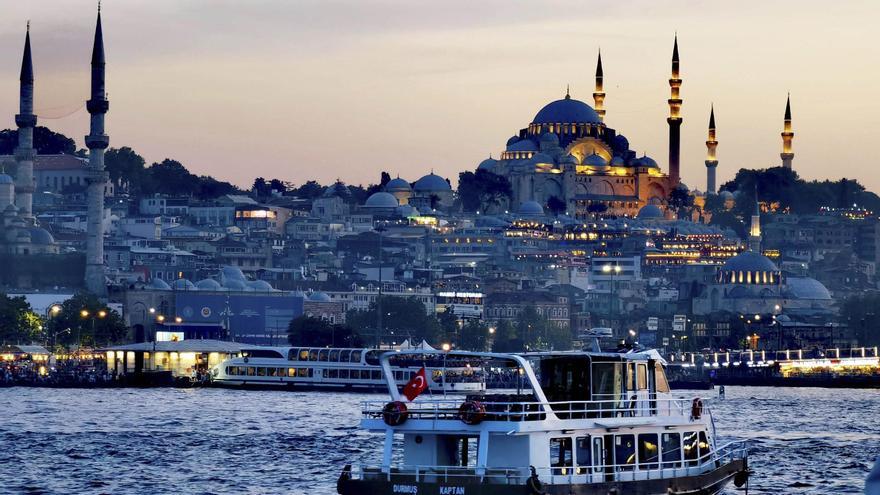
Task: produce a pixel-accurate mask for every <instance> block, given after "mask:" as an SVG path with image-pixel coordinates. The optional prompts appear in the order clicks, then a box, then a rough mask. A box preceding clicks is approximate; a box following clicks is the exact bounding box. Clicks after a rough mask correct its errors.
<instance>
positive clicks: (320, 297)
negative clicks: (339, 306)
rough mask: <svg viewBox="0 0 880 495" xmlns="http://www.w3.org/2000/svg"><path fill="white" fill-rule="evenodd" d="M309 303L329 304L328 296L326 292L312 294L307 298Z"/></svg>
mask: <svg viewBox="0 0 880 495" xmlns="http://www.w3.org/2000/svg"><path fill="white" fill-rule="evenodd" d="M309 301H315V302H330V296H328V295H327V293H326V292H321V291H317V292H312V294H311V295H310V296H309Z"/></svg>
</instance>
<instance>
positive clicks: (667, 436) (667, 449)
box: [661, 433, 681, 469]
mask: <svg viewBox="0 0 880 495" xmlns="http://www.w3.org/2000/svg"><path fill="white" fill-rule="evenodd" d="M662 439H663V443H662V445H661V450H662V451H661V454H662V456H663V457H662V461H663V468H664V469H668V468H673V467H681V435H679V434H678V433H664V434H663V437H662Z"/></svg>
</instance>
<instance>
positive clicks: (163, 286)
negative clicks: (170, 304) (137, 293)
mask: <svg viewBox="0 0 880 495" xmlns="http://www.w3.org/2000/svg"><path fill="white" fill-rule="evenodd" d="M149 287H150V288H151V289H156V290H171V286H170V285H168V283H166V282H165V281H164V280H162V279H161V278H154V279H153V280H151V281H150V286H149Z"/></svg>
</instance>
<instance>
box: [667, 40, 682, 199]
mask: <svg viewBox="0 0 880 495" xmlns="http://www.w3.org/2000/svg"><path fill="white" fill-rule="evenodd" d="M669 88H670V98H669V100H668V103H669V118H667V119H666V122H668V123H669V178H670V179H671V182H672V186H673V187H675V186H676V185H678V183H679V182H680V181H681V171H680V163H681V162H680V160H681V75H680V72H679V60H678V33H676V35H675V41H674V43H673V45H672V77H670V78H669Z"/></svg>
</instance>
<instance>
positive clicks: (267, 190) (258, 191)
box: [251, 177, 272, 199]
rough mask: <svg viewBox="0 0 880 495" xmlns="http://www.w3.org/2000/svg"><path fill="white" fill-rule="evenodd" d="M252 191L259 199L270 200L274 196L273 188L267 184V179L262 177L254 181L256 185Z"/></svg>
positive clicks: (252, 187)
mask: <svg viewBox="0 0 880 495" xmlns="http://www.w3.org/2000/svg"><path fill="white" fill-rule="evenodd" d="M251 191H252V192H253V194H254V196H256V197H257V199H261V198H268V197H269V196H271V195H272V188H271V187H270V186H269V183H268V182H266V179H264V178H262V177H257V178H256V179H254V185H253V186H251Z"/></svg>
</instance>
